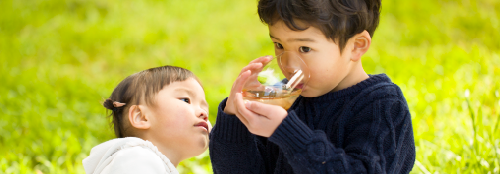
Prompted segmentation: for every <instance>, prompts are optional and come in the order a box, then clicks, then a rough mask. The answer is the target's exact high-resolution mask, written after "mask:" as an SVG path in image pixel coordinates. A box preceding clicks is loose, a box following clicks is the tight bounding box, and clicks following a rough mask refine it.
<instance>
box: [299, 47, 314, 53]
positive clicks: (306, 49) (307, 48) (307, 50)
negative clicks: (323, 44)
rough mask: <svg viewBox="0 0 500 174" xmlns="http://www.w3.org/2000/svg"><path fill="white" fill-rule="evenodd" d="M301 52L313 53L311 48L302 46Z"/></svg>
mask: <svg viewBox="0 0 500 174" xmlns="http://www.w3.org/2000/svg"><path fill="white" fill-rule="evenodd" d="M299 51H300V52H301V53H307V52H309V51H311V48H310V47H304V46H302V47H299Z"/></svg>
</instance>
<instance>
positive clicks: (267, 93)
mask: <svg viewBox="0 0 500 174" xmlns="http://www.w3.org/2000/svg"><path fill="white" fill-rule="evenodd" d="M309 78H310V73H309V68H308V67H307V65H306V64H305V63H304V61H303V60H302V58H300V57H299V55H298V54H296V53H294V52H289V51H284V52H282V53H281V54H279V55H277V56H275V57H273V59H272V60H271V61H270V62H268V63H267V64H265V65H264V67H263V68H262V71H260V72H252V74H251V75H250V77H249V79H248V80H247V81H246V83H245V84H244V86H243V91H242V92H243V93H242V94H243V99H244V100H250V101H257V102H261V103H266V104H272V105H278V106H281V107H283V109H285V110H288V109H289V108H290V107H291V106H292V104H293V102H295V100H296V99H297V97H298V96H299V95H300V94H301V93H302V89H304V88H305V87H306V85H307V82H308V81H309Z"/></svg>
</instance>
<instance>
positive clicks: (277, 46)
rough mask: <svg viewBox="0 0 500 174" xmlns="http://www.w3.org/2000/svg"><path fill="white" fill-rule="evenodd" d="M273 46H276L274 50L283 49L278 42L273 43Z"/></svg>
mask: <svg viewBox="0 0 500 174" xmlns="http://www.w3.org/2000/svg"><path fill="white" fill-rule="evenodd" d="M274 45H275V46H276V48H278V49H283V45H281V44H280V43H278V42H274Z"/></svg>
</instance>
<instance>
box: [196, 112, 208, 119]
mask: <svg viewBox="0 0 500 174" xmlns="http://www.w3.org/2000/svg"><path fill="white" fill-rule="evenodd" d="M197 115H198V117H200V118H202V119H203V120H205V121H207V120H208V113H207V111H205V110H203V109H198V114H197Z"/></svg>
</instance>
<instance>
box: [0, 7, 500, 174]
mask: <svg viewBox="0 0 500 174" xmlns="http://www.w3.org/2000/svg"><path fill="white" fill-rule="evenodd" d="M256 4H257V0H250V1H234V0H211V1H173V0H170V1H153V0H148V1H145V0H130V1H116V0H114V1H113V0H88V1H84V0H66V1H62V0H33V1H13V0H2V1H0V74H1V76H2V77H0V84H1V85H0V173H36V172H43V173H84V170H83V166H82V164H81V160H82V159H83V158H85V157H86V156H87V155H88V154H89V152H90V149H91V148H92V147H93V146H95V145H97V144H99V143H102V142H104V141H106V140H109V139H112V138H114V137H113V133H112V129H111V128H110V127H109V120H108V119H107V118H106V115H105V114H106V112H105V109H104V107H102V105H101V104H100V102H101V101H102V100H103V98H107V97H109V95H110V94H111V92H112V90H113V88H114V87H115V86H116V85H117V83H118V82H120V81H121V80H122V79H123V78H125V77H126V76H128V75H130V74H132V73H135V72H138V71H141V70H144V69H147V68H151V67H156V66H160V65H166V64H169V65H176V66H181V67H185V68H188V69H190V70H192V71H193V72H194V73H195V74H196V75H197V76H198V77H199V78H200V79H201V81H202V82H203V84H204V88H205V90H206V95H207V100H208V102H209V104H210V116H211V117H210V120H211V121H212V123H215V117H216V115H217V113H216V112H217V106H218V104H219V102H220V101H221V100H222V99H223V98H224V97H226V96H227V95H228V94H229V90H230V87H231V85H232V82H233V81H234V79H235V78H236V76H237V74H238V72H239V70H240V69H241V68H242V67H243V66H244V65H245V64H247V63H248V62H249V61H250V60H252V59H254V58H257V57H259V56H262V55H270V54H273V46H272V42H271V41H270V39H269V38H268V37H269V35H268V31H267V27H266V26H265V25H263V24H262V23H261V22H260V21H259V17H258V15H257V11H256ZM498 31H500V1H497V0H481V1H480V0H477V1H474V0H470V1H469V0H461V1H458V0H439V1H434V0H422V1H397V0H383V5H382V17H381V22H380V25H379V28H378V30H377V31H376V33H375V37H374V38H373V42H372V47H371V48H370V50H369V52H368V53H367V54H366V55H365V56H364V58H363V59H362V60H363V65H364V68H365V70H366V71H367V72H368V73H370V74H377V73H386V74H387V75H389V77H391V78H392V80H393V82H394V83H396V84H398V85H399V86H400V87H401V88H402V90H403V93H404V95H405V96H406V99H407V100H408V103H409V106H410V110H411V114H412V118H413V128H414V134H415V142H416V145H417V161H416V163H415V166H414V168H413V173H488V172H490V173H500V130H499V128H498V127H499V121H498V120H499V117H500V94H499V92H500V44H499V42H498V41H499V40H500V33H499V32H498ZM179 170H180V172H181V173H211V172H212V171H211V164H210V159H209V157H208V153H205V154H203V155H201V156H200V157H194V158H191V159H189V160H186V161H184V162H182V163H181V165H180V166H179Z"/></svg>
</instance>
